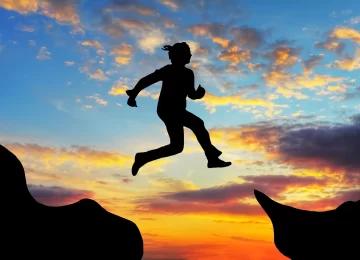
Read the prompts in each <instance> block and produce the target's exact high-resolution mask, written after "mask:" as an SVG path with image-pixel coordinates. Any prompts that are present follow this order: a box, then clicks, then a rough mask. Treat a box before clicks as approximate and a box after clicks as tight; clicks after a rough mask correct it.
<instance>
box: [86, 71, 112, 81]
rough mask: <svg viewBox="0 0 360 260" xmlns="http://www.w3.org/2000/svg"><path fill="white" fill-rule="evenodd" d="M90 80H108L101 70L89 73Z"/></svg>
mask: <svg viewBox="0 0 360 260" xmlns="http://www.w3.org/2000/svg"><path fill="white" fill-rule="evenodd" d="M89 77H90V79H95V80H109V78H107V77H106V76H105V74H104V72H103V71H102V70H101V69H97V70H96V71H95V72H94V73H89Z"/></svg>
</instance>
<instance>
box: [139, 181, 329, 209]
mask: <svg viewBox="0 0 360 260" xmlns="http://www.w3.org/2000/svg"><path fill="white" fill-rule="evenodd" d="M241 179H242V180H244V181H245V182H243V183H229V184H225V185H219V186H214V187H210V188H203V189H193V190H183V191H177V192H160V193H158V194H157V195H156V196H154V197H144V198H139V199H137V200H136V204H137V206H136V208H135V211H136V212H137V213H150V214H216V215H219V214H222V215H246V216H254V215H262V213H261V211H259V207H258V205H256V204H248V203H245V202H244V200H245V199H249V198H253V192H254V189H258V190H261V191H262V192H265V194H267V195H268V196H270V197H272V198H275V199H283V198H284V197H283V196H282V195H281V194H282V193H284V192H286V191H287V190H289V189H294V188H304V187H324V186H326V185H328V184H329V183H331V182H332V180H331V179H330V178H316V177H313V176H292V175H291V176H284V175H264V176H262V175H258V176H257V175H253V176H241ZM260 209H261V208H260Z"/></svg>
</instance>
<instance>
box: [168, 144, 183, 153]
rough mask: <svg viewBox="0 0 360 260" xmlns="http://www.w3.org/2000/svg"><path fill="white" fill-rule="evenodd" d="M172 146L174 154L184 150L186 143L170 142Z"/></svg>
mask: <svg viewBox="0 0 360 260" xmlns="http://www.w3.org/2000/svg"><path fill="white" fill-rule="evenodd" d="M170 146H171V150H172V151H173V153H174V154H178V153H181V152H182V151H183V150H184V143H180V142H179V143H170Z"/></svg>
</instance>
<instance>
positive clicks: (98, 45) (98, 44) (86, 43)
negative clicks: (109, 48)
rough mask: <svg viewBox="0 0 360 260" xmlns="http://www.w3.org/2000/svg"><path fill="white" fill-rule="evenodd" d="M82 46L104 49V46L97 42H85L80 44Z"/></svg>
mask: <svg viewBox="0 0 360 260" xmlns="http://www.w3.org/2000/svg"><path fill="white" fill-rule="evenodd" d="M80 44H81V45H82V46H90V47H93V48H96V49H104V46H103V45H102V44H101V43H100V42H99V41H98V40H86V41H83V42H80Z"/></svg>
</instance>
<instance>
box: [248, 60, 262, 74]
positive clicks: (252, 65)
mask: <svg viewBox="0 0 360 260" xmlns="http://www.w3.org/2000/svg"><path fill="white" fill-rule="evenodd" d="M247 67H248V68H249V69H250V70H251V72H255V71H258V70H263V69H265V68H266V65H265V64H262V63H251V62H249V63H248V64H247Z"/></svg>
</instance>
